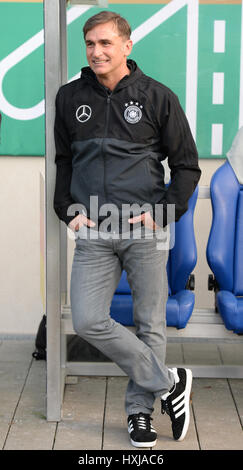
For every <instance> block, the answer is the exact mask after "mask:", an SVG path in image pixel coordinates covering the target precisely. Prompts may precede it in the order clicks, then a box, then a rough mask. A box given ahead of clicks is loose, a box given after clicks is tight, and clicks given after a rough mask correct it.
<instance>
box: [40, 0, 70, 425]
mask: <svg viewBox="0 0 243 470" xmlns="http://www.w3.org/2000/svg"><path fill="white" fill-rule="evenodd" d="M65 15H66V1H65V0H45V1H44V39H45V130H46V165H45V184H46V203H45V204H46V207H45V209H46V314H47V420H48V421H60V419H61V403H62V394H63V386H64V379H63V377H62V375H63V374H62V370H61V354H60V341H61V295H60V285H61V276H60V266H61V262H60V223H59V221H58V219H57V217H56V214H55V212H54V209H53V197H54V188H55V178H56V166H55V161H54V159H55V143H54V136H53V129H54V119H55V97H56V93H57V90H58V88H59V87H60V85H61V84H62V81H63V79H64V76H65V78H66V73H65V72H64V68H65V64H64V65H63V55H64V57H65V54H66V45H65V39H64V38H66V29H65V31H64V33H65V34H62V27H63V25H64V23H65V24H66V21H64V16H65ZM64 51H65V54H64Z"/></svg>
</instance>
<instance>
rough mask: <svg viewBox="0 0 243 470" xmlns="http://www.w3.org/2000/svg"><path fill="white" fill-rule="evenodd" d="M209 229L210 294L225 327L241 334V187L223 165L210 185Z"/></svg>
mask: <svg viewBox="0 0 243 470" xmlns="http://www.w3.org/2000/svg"><path fill="white" fill-rule="evenodd" d="M210 191H211V202H212V211H213V218H212V226H211V230H210V234H209V239H208V244H207V261H208V265H209V267H210V268H211V270H212V272H213V275H210V276H209V290H212V289H214V291H215V305H216V310H217V311H218V312H219V313H220V315H221V316H222V319H223V322H224V324H225V327H226V328H227V329H228V330H232V331H233V332H234V333H238V334H242V333H243V185H241V184H240V183H239V181H238V179H237V178H236V175H235V173H234V171H233V169H232V167H231V165H230V164H229V162H228V161H226V162H225V163H224V164H223V165H222V166H221V167H220V168H218V170H217V171H216V172H215V174H214V175H213V177H212V180H211V184H210Z"/></svg>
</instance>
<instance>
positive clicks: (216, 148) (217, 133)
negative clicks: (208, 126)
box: [211, 124, 223, 155]
mask: <svg viewBox="0 0 243 470" xmlns="http://www.w3.org/2000/svg"><path fill="white" fill-rule="evenodd" d="M222 152H223V124H212V138H211V155H222Z"/></svg>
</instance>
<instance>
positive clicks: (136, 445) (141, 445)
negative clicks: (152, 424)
mask: <svg viewBox="0 0 243 470" xmlns="http://www.w3.org/2000/svg"><path fill="white" fill-rule="evenodd" d="M130 441H131V444H132V445H133V446H135V447H153V446H155V444H156V443H157V439H155V441H151V442H136V441H133V440H132V439H130Z"/></svg>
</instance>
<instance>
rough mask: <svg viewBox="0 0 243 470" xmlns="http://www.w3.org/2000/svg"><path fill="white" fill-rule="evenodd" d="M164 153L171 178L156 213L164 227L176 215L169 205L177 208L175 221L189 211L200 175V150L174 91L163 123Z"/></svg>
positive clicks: (162, 142)
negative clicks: (168, 208)
mask: <svg viewBox="0 0 243 470" xmlns="http://www.w3.org/2000/svg"><path fill="white" fill-rule="evenodd" d="M160 132H161V146H162V152H163V154H164V155H165V156H167V157H168V165H169V168H170V172H171V180H170V184H169V186H168V189H167V191H166V193H165V197H164V198H163V199H162V200H161V201H159V203H160V204H161V210H159V211H158V213H157V218H156V219H157V220H156V222H157V224H158V225H160V226H163V227H165V226H166V225H167V224H169V223H170V222H173V221H174V220H173V219H172V220H171V217H173V214H170V212H169V211H167V204H173V205H174V207H175V221H176V222H177V221H178V220H179V219H180V217H181V216H182V215H183V214H184V213H185V212H186V211H187V208H188V200H189V199H190V197H191V195H192V194H193V192H194V190H195V188H196V186H197V183H198V181H199V179H200V176H201V170H200V168H199V166H198V153H197V149H196V145H195V142H194V140H193V137H192V134H191V130H190V127H189V124H188V121H187V118H186V116H185V113H184V111H183V109H182V108H181V105H180V103H179V100H178V98H177V97H176V95H174V94H173V93H171V94H170V95H169V96H168V100H167V102H166V107H165V113H164V120H163V124H162V126H161V131H160Z"/></svg>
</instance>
